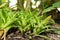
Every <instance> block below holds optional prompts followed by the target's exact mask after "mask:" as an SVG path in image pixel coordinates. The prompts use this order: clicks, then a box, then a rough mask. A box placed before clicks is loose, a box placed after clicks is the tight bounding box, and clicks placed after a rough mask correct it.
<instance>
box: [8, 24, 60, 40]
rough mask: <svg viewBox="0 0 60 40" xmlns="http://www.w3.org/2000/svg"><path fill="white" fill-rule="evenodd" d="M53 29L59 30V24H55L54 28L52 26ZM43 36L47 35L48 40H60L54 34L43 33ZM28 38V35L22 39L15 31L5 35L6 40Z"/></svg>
mask: <svg viewBox="0 0 60 40" xmlns="http://www.w3.org/2000/svg"><path fill="white" fill-rule="evenodd" d="M53 28H57V29H60V24H56V25H55V26H53ZM26 34H29V33H26ZM45 34H47V35H46V36H48V37H49V38H50V40H60V35H58V34H55V33H45ZM45 34H44V35H45ZM28 36H29V35H24V37H23V36H22V34H21V33H20V32H19V31H17V30H16V31H14V32H11V33H9V34H8V35H7V40H29V37H28ZM32 40H46V39H44V38H41V37H33V38H32Z"/></svg>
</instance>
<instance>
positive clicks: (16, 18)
mask: <svg viewBox="0 0 60 40" xmlns="http://www.w3.org/2000/svg"><path fill="white" fill-rule="evenodd" d="M59 3H60V1H59V2H57V3H54V4H53V6H52V7H49V8H47V9H44V10H43V11H42V13H46V12H49V11H51V10H53V9H55V8H57V7H60V5H59ZM45 16H46V15H44V14H43V15H41V16H38V12H36V11H32V12H31V11H30V10H21V11H17V12H16V11H13V10H11V9H10V8H9V7H3V8H0V30H2V29H3V30H6V32H8V30H9V29H11V28H12V27H14V28H18V30H19V31H20V32H21V33H22V34H23V33H24V32H26V31H31V33H32V34H33V35H34V36H39V35H40V34H41V33H42V32H46V31H50V30H51V29H50V24H49V23H50V21H51V19H52V18H51V15H50V16H48V17H45ZM40 36H41V35H40Z"/></svg>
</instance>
